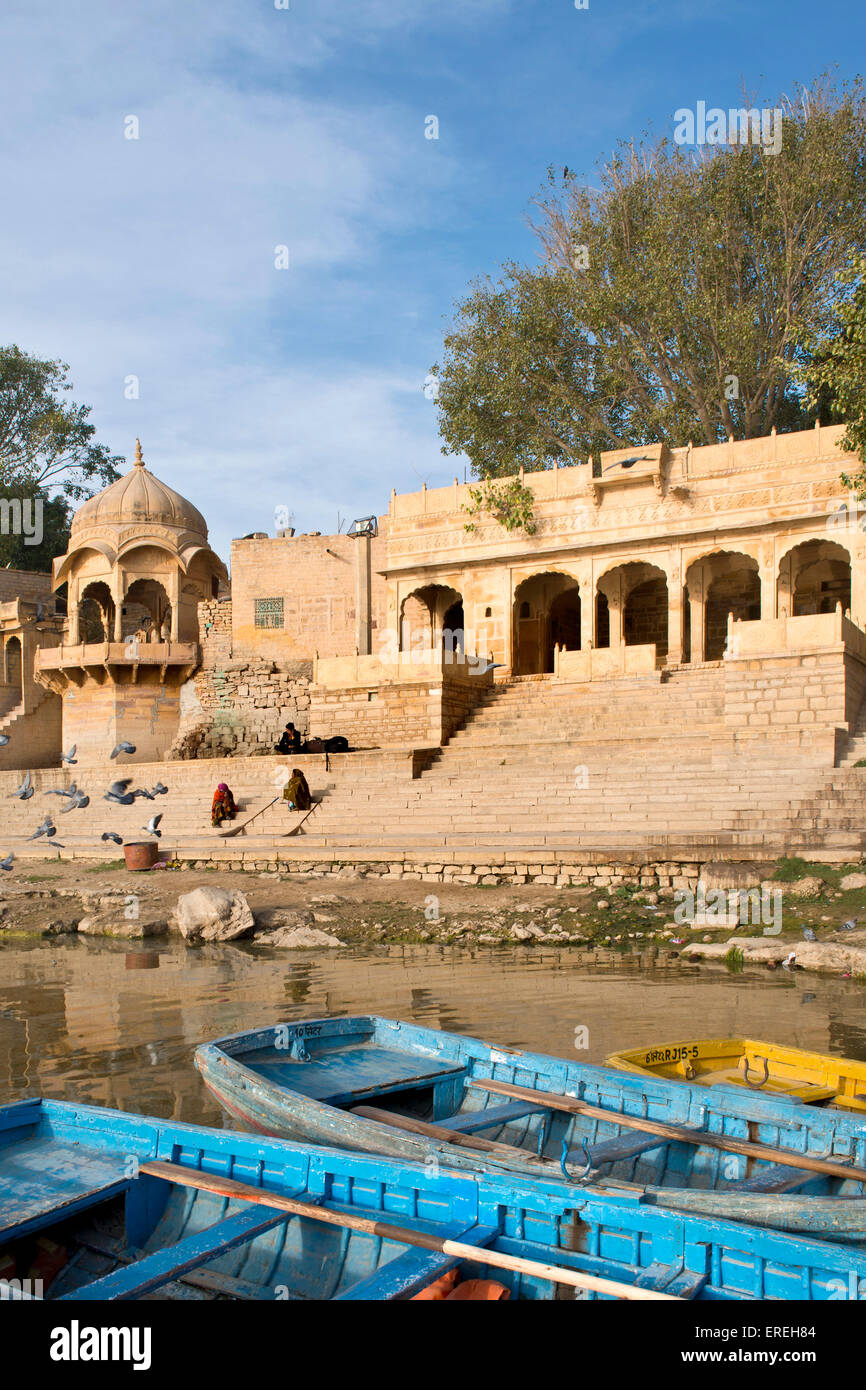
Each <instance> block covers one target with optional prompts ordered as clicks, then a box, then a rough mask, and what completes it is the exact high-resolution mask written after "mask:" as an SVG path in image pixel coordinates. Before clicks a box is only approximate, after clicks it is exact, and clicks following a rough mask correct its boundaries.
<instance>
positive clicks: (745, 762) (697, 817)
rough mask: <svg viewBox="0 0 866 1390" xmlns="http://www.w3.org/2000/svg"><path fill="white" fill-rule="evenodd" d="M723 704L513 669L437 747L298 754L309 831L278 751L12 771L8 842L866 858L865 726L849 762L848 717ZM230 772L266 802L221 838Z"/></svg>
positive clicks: (213, 850) (257, 802) (224, 849)
mask: <svg viewBox="0 0 866 1390" xmlns="http://www.w3.org/2000/svg"><path fill="white" fill-rule="evenodd" d="M724 697H725V669H724V667H723V665H722V664H721V663H719V664H718V665H714V666H705V667H700V668H696V669H695V668H688V669H682V670H677V671H673V672H666V673H662V674H660V673H653V674H648V675H645V676H635V677H622V678H620V679H618V680H611V681H604V682H594V683H592V684H586V685H565V684H559V683H556V682H554V681H553V680H552V679H551V678H549V677H528V678H522V679H517V680H513V681H511V682H509V683H507V684H500V685H497V686H495V687H493V688H492V689H491V690H490V692H489V693H488V694H487V695H486V697H485V699H484V701H483V702H482V703H481V704H480V705H479V706H477V707H476V709H475V710H474V711H473V712H472V714H471V715H470V716H469V718H468V719H467V720H466V722H465V724H464V726H463V727H462V728H460V729H459V730H458V731H457V732H456V733H455V734H454V735H453V736H452V738H451V740H450V742H449V743H448V744H447V745H446V746H445V747H444V748H442V749H429V750H412V749H378V750H367V751H360V752H357V753H350V754H337V755H332V756H331V757H330V758H329V759H325V758H323V757H321V756H318V755H315V756H310V757H297V758H292V759H291V760H290V762H291V765H298V766H301V767H303V768H304V770H305V772H306V775H307V777H308V780H309V782H310V786H311V789H312V791H313V794H314V797H316V799H317V801H318V805H317V809H316V810H315V812H314V813H313V815H312V816H310V817H308V818H307V819H306V820H304V822H303V825H301V824H300V821H301V819H302V818H301V817H299V816H293V815H292V813H291V812H289V811H288V809H287V808H286V806H285V804H284V803H282V802H281V801H280V800H277V801H276V802H275V803H274V804H272V805H268V803H269V802H270V801H272V800H273V798H275V797H278V795H279V784H280V777H281V776H282V777H284V775H285V770H286V767H287V765H288V764H287V760H286V759H281V758H278V757H262V758H248V759H242V758H238V759H231V758H228V759H219V760H208V761H206V762H198V763H197V762H179V763H161V764H151V765H137V766H129V767H127V768H122V767H117V768H116V769H114V768H110V769H105V768H99V769H91V770H86V769H78V768H72V769H69V770H64V771H63V772H62V773H61V772H47V771H46V772H43V773H35V774H34V785H37V794H36V796H34V797H33V798H32V799H31V800H29V801H27V802H21V801H19V800H15V799H13V798H11V796H10V792H11V791H12V789H13V785H14V784H15V783H16V782H17V780H19V779H17V778H15V776H14V774H9V773H3V774H0V804H2V806H3V808H4V811H6V812H7V814H6V815H5V817H4V822H5V824H4V837H3V838H0V851H3V849H4V845H6V846H7V847H8V848H14V849H15V850H16V853H18V852H19V851H20V852H21V853H23V854H25V855H26V854H29V853H45V852H52V848H51V845H50V843H49V841H48V840H47V839H45V838H42V839H41V840H37V841H35V842H31V841H28V840H26V839H25V834H29V833H31V831H32V830H33V829H35V827H36V825H37V824H38V823H39V821H40V820H41V818H42V816H43V815H44V814H45V813H46V811H50V812H51V814H52V815H53V818H54V822H55V824H56V826H57V835H56V837H54V838H55V840H56V841H60V842H61V843H62V844H63V845H64V846H65V849H66V852H70V853H75V854H82V855H98V856H103V855H104V856H107V857H112V858H116V857H118V856H119V854H120V850H119V848H118V847H117V846H116V845H113V844H111V843H110V842H109V843H103V842H102V841H101V840H100V838H99V836H100V835H101V833H102V831H103V830H106V829H111V830H115V831H117V833H119V834H121V835H122V836H123V837H124V838H125V839H129V838H138V839H146V838H148V837H147V835H146V834H144V833H142V827H143V826H144V825H145V823H146V821H147V819H148V818H149V816H150V815H151V814H152V813H154V812H162V813H163V822H162V823H161V826H160V828H161V829H162V831H163V836H162V844H163V846H164V847H165V848H167V849H169V850H170V852H171V853H173V854H177V855H178V856H182V857H185V858H191V859H199V858H200V859H208V858H214V857H221V858H224V857H226V856H228V857H229V858H230V857H231V856H232V855H235V856H238V857H241V856H242V857H243V858H244V859H245V860H247V859H261V861H262V862H265V861H267V860H269V859H272V858H273V857H275V856H279V857H280V858H281V859H282V858H287V859H292V858H295V859H298V858H305V859H308V860H311V861H317V862H319V863H322V864H331V863H334V864H337V863H340V862H343V863H348V862H352V861H357V860H358V859H361V858H366V859H367V860H370V859H372V858H375V857H379V858H380V859H382V860H385V861H391V860H395V861H396V860H400V859H401V858H403V857H411V856H415V857H417V858H419V859H421V860H423V859H426V860H431V861H434V862H435V861H437V860H440V861H441V860H442V859H443V858H445V859H446V860H450V861H451V862H452V863H453V862H459V861H460V860H461V859H462V860H463V861H465V862H466V863H473V864H481V865H483V864H484V863H485V862H491V861H492V859H493V858H494V856H496V855H499V856H502V855H503V854H504V855H506V856H508V857H509V858H510V859H512V860H513V859H515V858H520V857H523V858H526V859H533V858H535V859H545V860H555V861H557V862H560V863H562V862H565V861H567V860H568V859H569V858H576V857H582V858H583V859H584V860H585V859H586V858H587V856H588V855H589V856H592V855H596V856H597V857H599V858H600V857H602V856H603V857H607V858H609V857H611V856H612V855H616V854H617V853H630V854H634V855H639V856H645V857H648V858H651V857H653V856H655V857H656V859H658V858H668V859H677V858H679V859H681V860H682V859H707V858H712V857H714V856H716V855H719V856H728V857H733V858H751V857H759V858H770V857H776V856H778V855H780V854H802V855H804V856H806V855H812V856H815V855H817V856H819V857H835V858H840V859H844V858H857V857H859V855H860V853H861V851H862V850H863V848H864V845H866V839H864V831H866V826H864V824H863V822H862V815H861V807H862V803H863V796H862V787H863V785H864V780H863V779H864V776H866V769H862V770H861V769H856V768H854V767H853V762H856V761H857V757H856V756H854V754H856V753H857V751H858V748H859V747H861V746H862V745H860V744H858V740H860V739H863V742H864V745H866V725H864V726H863V727H862V728H861V727H860V725H859V724H858V725H857V726H856V727H855V729H854V731H853V734H852V738H851V739H850V740H849V750H848V751H847V752H846V754H845V762H844V765H843V766H841V767H838V768H837V767H834V766H833V763H834V755H835V737H836V733H835V730H834V729H832V728H830V727H827V728H816V727H812V728H809V729H806V730H802V729H801V730H796V729H794V730H793V731H791V730H788V731H781V730H776V731H775V733H774V732H773V731H772V730H770V729H767V728H763V729H749V728H744V727H741V726H739V725H738V726H733V725H731V724H729V723H728V722H726V719H725V711H724V706H725V698H724ZM345 732H346V733H347V735H348V736H349V738H350V739H351V730H350V729H347V730H346V731H345ZM851 750H853V753H852V752H851ZM864 756H866V752H864ZM130 775H131V776H132V777H133V778H134V779H135V780H134V782H133V786H134V787H135V786H144V787H148V788H150V787H151V786H152V785H153V784H154V783H155V782H157V781H158V780H161V781H162V782H164V783H165V784H166V785H168V786H169V792H168V794H167V795H165V796H158V797H157V798H156V799H155V801H153V802H151V801H148V800H146V799H141V800H137V801H136V802H135V804H134V805H133V806H131V807H121V806H116V805H113V804H111V803H109V802H106V801H104V800H103V799H102V794H103V792H104V790H105V788H106V787H107V785H108V783H109V782H110V781H111V780H112V777H114V776H130ZM72 780H77V781H78V783H79V785H81V786H82V787H83V789H84V790H85V791H87V792H88V793H89V794H90V795H91V803H90V806H89V807H87V808H85V809H84V810H79V811H73V812H70V813H69V814H68V815H67V814H61V812H62V810H63V807H64V806H65V804H66V803H65V801H64V800H63V799H62V798H60V797H55V796H48V795H46V794H45V793H46V792H47V791H48V790H49V789H50V788H51V787H57V786H60V785H63V784H68V783H69V782H70V781H72ZM220 781H225V782H228V783H229V785H230V786H231V787H232V790H233V792H234V793H235V796H236V798H237V799H238V801H239V803H240V804H241V806H242V808H243V809H242V812H241V815H240V816H239V818H238V820H239V822H240V821H243V820H244V819H245V818H247V817H249V816H250V815H251V814H252V813H254V812H260V814H258V815H257V816H256V818H255V820H253V821H251V822H250V823H249V824H248V825H247V826H246V827H245V833H243V834H238V835H237V836H235V837H232V838H231V839H227V840H222V839H220V837H219V836H218V835H217V833H216V832H214V831H212V830H211V829H210V824H209V818H210V800H211V797H212V794H213V790H214V787H215V785H216V783H217V782H220ZM291 831H295V832H297V833H295V834H290V832H291Z"/></svg>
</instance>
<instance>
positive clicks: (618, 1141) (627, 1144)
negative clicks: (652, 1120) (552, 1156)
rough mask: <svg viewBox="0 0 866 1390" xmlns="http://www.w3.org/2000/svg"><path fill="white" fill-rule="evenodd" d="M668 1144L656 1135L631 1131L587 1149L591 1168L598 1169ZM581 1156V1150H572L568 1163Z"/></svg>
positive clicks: (576, 1160)
mask: <svg viewBox="0 0 866 1390" xmlns="http://www.w3.org/2000/svg"><path fill="white" fill-rule="evenodd" d="M670 1142H671V1141H670V1140H669V1139H662V1138H661V1136H660V1135H658V1134H647V1133H646V1132H645V1131H643V1130H637V1131H636V1132H635V1131H634V1130H632V1131H631V1133H629V1134H618V1135H617V1136H616V1138H615V1139H602V1140H601V1142H600V1143H598V1144H590V1145H588V1148H589V1155H590V1160H591V1162H592V1166H593V1168H600V1167H602V1165H603V1164H605V1163H621V1162H622V1161H623V1159H626V1158H636V1157H637V1155H638V1154H642V1153H647V1152H648V1150H650V1149H661V1148H663V1147H664V1146H665V1145H666V1144H669V1143H670ZM582 1156H583V1154H582V1150H580V1149H572V1151H571V1153H570V1154H569V1155H568V1161H569V1163H577V1162H578V1161H579V1160H580V1159H581V1158H582Z"/></svg>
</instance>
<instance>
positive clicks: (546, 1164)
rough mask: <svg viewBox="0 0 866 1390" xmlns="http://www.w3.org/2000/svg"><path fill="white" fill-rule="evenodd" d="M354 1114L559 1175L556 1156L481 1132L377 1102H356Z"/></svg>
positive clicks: (442, 1142)
mask: <svg viewBox="0 0 866 1390" xmlns="http://www.w3.org/2000/svg"><path fill="white" fill-rule="evenodd" d="M352 1114H353V1115H361V1116H363V1118H364V1119H366V1120H378V1122H379V1123H380V1124H385V1125H391V1126H392V1128H393V1129H405V1130H408V1131H409V1133H410V1134H424V1135H427V1136H428V1138H430V1139H438V1140H439V1142H440V1144H458V1145H460V1146H461V1147H462V1148H464V1149H478V1150H479V1151H480V1152H481V1153H488V1154H493V1155H494V1156H495V1157H498V1158H501V1159H502V1160H503V1161H504V1162H506V1163H510V1164H512V1165H513V1164H514V1163H515V1162H518V1163H529V1164H532V1166H533V1167H537V1168H542V1169H548V1170H549V1171H550V1173H551V1174H552V1175H555V1176H559V1173H560V1167H559V1164H558V1163H556V1162H555V1161H554V1160H553V1159H550V1158H539V1156H538V1154H534V1153H530V1152H528V1151H527V1150H526V1149H520V1148H518V1147H517V1145H516V1144H498V1143H496V1142H495V1141H494V1140H493V1139H483V1138H482V1137H481V1135H480V1134H463V1133H462V1132H461V1131H460V1130H457V1129H446V1128H445V1126H444V1125H428V1124H427V1123H426V1121H424V1120H415V1119H413V1118H412V1117H411V1116H409V1115H397V1114H395V1113H394V1111H393V1110H379V1109H377V1107H376V1106H375V1105H353V1106H352Z"/></svg>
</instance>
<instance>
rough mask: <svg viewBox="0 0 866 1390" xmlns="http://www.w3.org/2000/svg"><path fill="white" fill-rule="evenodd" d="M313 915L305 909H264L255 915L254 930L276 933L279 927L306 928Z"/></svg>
mask: <svg viewBox="0 0 866 1390" xmlns="http://www.w3.org/2000/svg"><path fill="white" fill-rule="evenodd" d="M312 921H313V914H312V912H310V911H309V909H308V908H305V907H264V908H262V909H261V911H259V912H257V913H256V930H257V932H258V931H278V930H279V928H280V927H308V926H310V924H311V923H312Z"/></svg>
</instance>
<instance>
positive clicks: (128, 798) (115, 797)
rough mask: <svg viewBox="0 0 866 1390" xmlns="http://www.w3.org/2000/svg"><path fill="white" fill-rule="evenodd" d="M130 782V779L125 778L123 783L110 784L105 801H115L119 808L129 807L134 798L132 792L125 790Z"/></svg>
mask: <svg viewBox="0 0 866 1390" xmlns="http://www.w3.org/2000/svg"><path fill="white" fill-rule="evenodd" d="M131 781H132V778H131V777H127V778H126V780H125V781H122V782H112V784H111V786H110V787H109V788H108V791H107V792H106V793H105V800H106V801H116V802H117V803H118V805H119V806H131V805H132V803H133V801H134V800H135V797H134V796H133V794H132V792H128V791H127V790H126V789H127V787H128V786H129V784H130V782H131Z"/></svg>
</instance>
